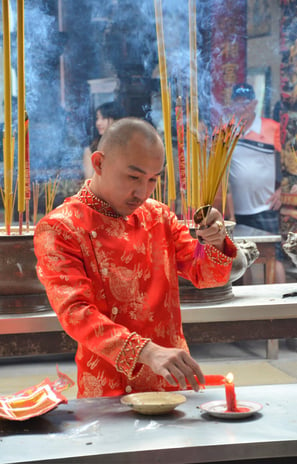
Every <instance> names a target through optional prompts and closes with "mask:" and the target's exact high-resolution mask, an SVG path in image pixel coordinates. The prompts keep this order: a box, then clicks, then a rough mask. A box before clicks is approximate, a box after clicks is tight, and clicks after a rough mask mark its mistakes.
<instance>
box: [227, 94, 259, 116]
mask: <svg viewBox="0 0 297 464" xmlns="http://www.w3.org/2000/svg"><path fill="white" fill-rule="evenodd" d="M257 103H258V102H257V100H248V99H246V98H244V97H237V98H235V99H234V100H233V101H232V112H233V114H234V116H235V117H236V119H238V120H240V119H242V121H250V120H251V119H253V118H254V117H255V110H256V106H257Z"/></svg>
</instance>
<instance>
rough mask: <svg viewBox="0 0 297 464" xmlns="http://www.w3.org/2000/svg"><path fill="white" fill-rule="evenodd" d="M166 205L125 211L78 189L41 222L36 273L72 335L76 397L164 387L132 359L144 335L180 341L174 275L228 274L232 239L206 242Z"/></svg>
mask: <svg viewBox="0 0 297 464" xmlns="http://www.w3.org/2000/svg"><path fill="white" fill-rule="evenodd" d="M196 244H197V240H196V239H193V238H192V237H191V235H190V233H189V231H188V229H187V227H185V226H184V225H182V224H180V223H179V222H178V220H177V218H176V216H175V215H174V214H173V213H172V212H171V211H170V210H169V209H168V208H167V206H166V205H164V204H162V203H159V202H156V201H154V200H150V199H149V200H147V201H146V202H145V203H144V204H143V205H142V206H141V207H139V208H138V209H137V210H136V211H135V212H134V213H133V214H132V215H130V216H129V217H127V218H123V217H120V216H118V215H117V214H116V213H115V212H114V211H113V210H112V209H111V207H110V206H109V205H108V204H106V203H104V202H102V201H101V200H99V199H97V200H96V199H95V197H94V196H93V195H92V194H90V193H89V192H88V190H87V188H86V187H85V186H84V187H83V188H82V189H81V190H80V192H79V193H78V194H77V195H75V196H73V197H71V198H68V199H66V200H65V202H64V203H63V204H62V205H61V206H59V207H58V208H56V209H55V210H53V211H52V212H51V213H50V214H48V215H47V216H45V217H44V218H43V219H42V220H40V221H39V223H38V225H37V227H36V231H35V236H34V245H35V253H36V256H37V273H38V276H39V279H40V281H41V282H42V283H43V284H44V286H45V288H46V292H47V295H48V298H49V301H50V304H51V305H52V308H53V309H54V310H55V312H56V313H57V316H58V318H59V321H60V323H61V325H62V327H63V328H64V329H65V331H66V332H67V333H68V334H69V335H70V336H71V337H72V338H73V339H75V340H76V341H77V342H78V349H77V353H76V363H77V369H78V372H77V376H78V377H77V381H78V397H97V396H112V395H121V394H123V393H126V392H131V391H133V392H137V391H159V390H166V389H170V390H172V387H171V386H170V385H169V384H168V383H167V382H166V381H165V380H164V379H163V378H162V377H160V376H158V375H156V374H154V373H153V372H152V371H151V369H150V368H149V367H148V366H145V365H142V364H140V363H138V362H137V360H138V356H139V353H140V351H141V349H142V348H143V346H144V345H145V344H146V343H147V342H148V341H149V340H150V339H151V340H153V341H154V342H155V343H157V344H160V345H162V346H165V347H178V348H183V349H186V350H188V348H187V344H186V341H185V339H184V336H183V331H182V324H181V312H180V300H179V289H178V274H179V275H181V276H182V277H184V278H187V279H189V280H191V281H192V282H193V284H194V285H195V286H197V287H199V288H209V287H212V286H219V285H224V284H226V283H227V282H228V279H229V275H230V270H231V267H232V258H233V257H235V255H236V247H235V245H234V244H233V243H232V242H231V240H229V239H228V238H226V245H225V254H223V253H221V252H220V251H218V250H217V249H216V248H215V247H212V246H209V245H206V246H204V253H203V256H199V257H198V258H194V257H193V255H194V250H195V247H196Z"/></svg>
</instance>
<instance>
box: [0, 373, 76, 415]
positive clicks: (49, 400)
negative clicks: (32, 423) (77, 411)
mask: <svg viewBox="0 0 297 464" xmlns="http://www.w3.org/2000/svg"><path fill="white" fill-rule="evenodd" d="M57 373H58V379H57V380H55V381H54V382H51V381H50V380H49V379H48V378H46V379H44V380H43V381H42V382H41V383H39V384H38V385H34V386H33V387H29V388H26V389H25V390H21V391H19V392H17V393H15V394H14V395H7V396H0V418H2V419H8V420H15V421H23V420H27V419H30V418H31V417H36V416H41V415H42V414H45V413H46V412H48V411H51V410H52V409H54V408H56V407H57V406H58V404H60V403H67V402H68V400H67V398H66V397H65V396H64V395H62V394H61V393H60V392H61V391H63V390H65V389H66V388H69V387H72V386H73V385H74V382H73V380H71V379H70V377H68V375H66V374H63V373H62V372H60V371H59V369H58V367H57Z"/></svg>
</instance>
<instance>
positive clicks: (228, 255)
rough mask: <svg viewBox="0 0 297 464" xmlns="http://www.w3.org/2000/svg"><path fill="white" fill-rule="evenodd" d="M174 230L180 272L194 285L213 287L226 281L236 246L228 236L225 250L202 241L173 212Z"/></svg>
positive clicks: (172, 224)
mask: <svg viewBox="0 0 297 464" xmlns="http://www.w3.org/2000/svg"><path fill="white" fill-rule="evenodd" d="M171 230H172V234H173V237H174V242H175V249H176V260H177V269H178V274H179V275H180V276H181V277H183V278H185V279H188V280H190V281H191V282H192V283H193V285H195V287H198V288H211V287H219V286H223V285H225V284H226V283H227V282H228V280H229V278H230V273H231V269H232V262H233V259H234V258H235V257H236V254H237V248H236V245H235V244H234V243H233V242H232V240H231V239H230V238H229V237H228V236H227V237H226V238H225V248H224V252H221V251H220V250H218V249H217V248H216V247H214V246H212V245H208V244H206V245H202V244H201V243H200V242H199V241H198V240H197V239H196V238H193V237H192V236H191V234H190V232H189V230H188V228H187V227H186V226H184V225H182V224H180V223H179V222H178V220H177V218H176V216H175V215H173V214H171Z"/></svg>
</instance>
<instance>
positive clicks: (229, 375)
mask: <svg viewBox="0 0 297 464" xmlns="http://www.w3.org/2000/svg"><path fill="white" fill-rule="evenodd" d="M225 380H226V382H227V383H232V382H233V380H234V375H233V374H232V372H229V373H228V374H227V375H226V377H225Z"/></svg>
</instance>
